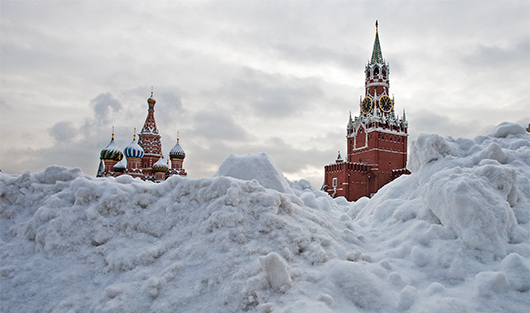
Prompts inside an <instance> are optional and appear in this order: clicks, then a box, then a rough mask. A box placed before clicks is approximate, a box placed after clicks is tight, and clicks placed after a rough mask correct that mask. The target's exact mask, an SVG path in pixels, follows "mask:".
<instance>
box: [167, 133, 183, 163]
mask: <svg viewBox="0 0 530 313" xmlns="http://www.w3.org/2000/svg"><path fill="white" fill-rule="evenodd" d="M185 157H186V153H184V149H182V147H181V146H180V143H179V138H178V136H177V143H176V144H175V146H174V147H173V148H172V149H171V151H169V158H170V159H180V160H184V158H185Z"/></svg>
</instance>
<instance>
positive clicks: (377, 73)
mask: <svg viewBox="0 0 530 313" xmlns="http://www.w3.org/2000/svg"><path fill="white" fill-rule="evenodd" d="M375 75H379V67H377V66H376V67H375V69H374V76H375Z"/></svg>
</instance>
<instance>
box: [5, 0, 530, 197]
mask: <svg viewBox="0 0 530 313" xmlns="http://www.w3.org/2000/svg"><path fill="white" fill-rule="evenodd" d="M376 19H377V20H379V35H380V40H381V48H382V52H383V57H384V58H385V59H386V61H387V62H388V63H389V64H390V93H392V94H394V97H395V108H396V112H397V113H398V114H399V115H401V113H402V110H403V108H405V109H406V112H407V119H408V121H409V133H410V138H411V139H414V138H415V137H417V136H418V135H419V134H420V133H438V134H441V135H450V136H453V137H467V138H474V137H475V136H477V135H480V134H485V133H487V132H488V131H489V130H490V129H491V128H492V127H494V126H495V125H497V124H498V123H500V122H503V121H510V122H515V123H518V124H521V125H527V124H528V123H530V1H527V0H524V1H182V2H180V3H175V1H5V0H2V1H1V2H0V41H1V50H0V84H1V85H0V106H1V107H0V110H1V111H0V115H1V116H0V135H1V137H0V146H1V147H0V148H1V149H0V169H1V170H2V171H3V172H7V173H23V172H25V171H27V170H29V171H31V172H35V171H40V170H43V169H44V168H46V166H48V165H51V164H58V165H64V166H68V167H80V168H82V170H83V171H84V172H85V173H87V174H89V175H95V173H96V170H97V167H98V162H99V152H100V151H101V149H103V148H104V147H105V146H106V145H107V144H108V142H109V140H110V137H111V131H112V125H114V126H115V133H116V143H117V146H118V147H119V148H121V149H123V148H124V147H126V146H127V145H128V144H129V143H130V142H131V140H132V135H133V128H134V127H136V128H137V131H138V132H139V131H140V129H141V127H142V125H143V123H144V121H145V117H146V115H147V102H146V99H147V98H148V97H149V95H150V92H151V86H153V88H154V96H155V98H156V100H157V104H156V106H155V118H156V121H157V125H158V129H159V131H160V133H161V135H162V148H163V152H164V154H165V156H166V157H167V153H168V152H169V150H170V149H171V148H172V147H173V145H174V144H175V141H176V137H177V131H180V143H181V145H182V147H183V149H184V150H185V151H186V155H187V157H186V159H185V161H184V167H185V168H186V169H187V171H188V175H189V176H190V177H193V178H198V177H205V176H211V175H212V174H213V173H214V172H215V171H216V170H217V169H218V167H219V165H220V164H221V162H222V161H223V160H224V159H225V158H226V157H227V156H228V155H229V154H230V153H235V154H245V153H251V152H266V153H267V154H269V155H270V156H271V157H272V158H273V159H274V160H275V161H276V162H277V163H278V164H279V166H280V167H281V168H282V170H283V171H284V174H285V175H286V176H287V177H288V178H289V179H291V180H298V179H301V178H306V179H309V180H310V181H311V182H312V183H313V184H314V185H316V186H317V187H320V185H321V184H322V180H323V167H324V165H325V164H328V163H332V162H333V161H334V160H335V158H336V155H337V151H338V150H341V151H344V150H345V148H346V139H345V135H346V130H345V128H346V123H347V121H348V112H349V111H350V110H351V111H352V115H358V114H359V98H360V96H364V92H363V87H364V74H363V71H364V66H365V65H366V63H367V61H368V59H369V58H370V56H371V52H372V46H373V42H374V37H375V25H374V24H375V20H376Z"/></svg>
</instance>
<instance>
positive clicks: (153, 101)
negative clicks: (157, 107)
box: [147, 91, 156, 104]
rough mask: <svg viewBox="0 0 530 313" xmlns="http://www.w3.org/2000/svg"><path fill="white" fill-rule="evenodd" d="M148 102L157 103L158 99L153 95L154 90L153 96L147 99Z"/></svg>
mask: <svg viewBox="0 0 530 313" xmlns="http://www.w3.org/2000/svg"><path fill="white" fill-rule="evenodd" d="M147 103H152V104H155V103H156V100H155V98H154V97H153V92H152V91H151V97H149V98H148V99H147Z"/></svg>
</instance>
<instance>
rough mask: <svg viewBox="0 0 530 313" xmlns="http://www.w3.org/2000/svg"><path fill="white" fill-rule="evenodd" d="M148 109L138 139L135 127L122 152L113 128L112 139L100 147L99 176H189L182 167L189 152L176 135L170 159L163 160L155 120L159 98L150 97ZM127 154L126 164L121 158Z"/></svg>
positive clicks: (143, 177)
mask: <svg viewBox="0 0 530 313" xmlns="http://www.w3.org/2000/svg"><path fill="white" fill-rule="evenodd" d="M147 104H148V111H147V118H146V119H145V123H144V126H143V128H142V131H141V132H140V134H138V141H136V128H135V130H134V134H133V140H132V142H131V144H129V145H128V146H127V147H125V149H123V152H121V151H120V149H118V148H117V147H116V144H115V143H114V129H113V131H112V139H111V140H110V143H109V144H108V145H107V147H105V149H103V150H101V153H100V163H99V169H98V173H97V175H96V176H97V177H107V176H114V177H116V176H120V175H122V174H128V175H131V176H132V177H139V178H141V179H143V180H150V181H155V182H160V181H163V180H166V179H167V178H168V177H170V176H173V175H181V176H186V175H187V173H186V170H185V169H184V168H183V167H182V163H183V162H184V158H185V157H186V154H185V153H184V150H183V149H182V147H181V146H180V143H179V138H178V135H177V143H176V144H175V146H174V147H173V148H172V149H171V151H169V160H171V162H170V161H169V160H168V161H167V162H166V161H164V157H163V155H162V144H161V142H160V137H161V136H160V134H159V132H158V128H157V127H156V122H155V104H156V100H155V99H154V98H153V93H152V92H151V97H149V99H147ZM124 156H125V158H126V160H127V166H124V165H123V163H122V162H121V161H122V160H123V157H124Z"/></svg>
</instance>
